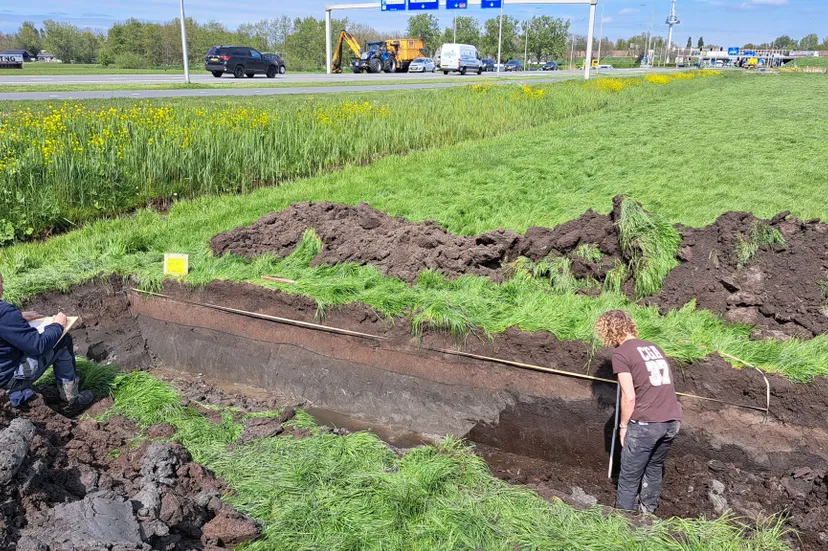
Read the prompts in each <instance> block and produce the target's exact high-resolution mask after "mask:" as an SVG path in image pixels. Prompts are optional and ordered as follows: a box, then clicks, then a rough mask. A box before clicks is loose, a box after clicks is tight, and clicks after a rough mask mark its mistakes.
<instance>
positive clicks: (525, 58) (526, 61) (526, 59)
mask: <svg viewBox="0 0 828 551" xmlns="http://www.w3.org/2000/svg"><path fill="white" fill-rule="evenodd" d="M524 32H525V33H526V46H525V47H524V50H523V69H524V70H525V71H528V70H529V27H526V30H525V31H524Z"/></svg>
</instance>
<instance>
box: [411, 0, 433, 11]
mask: <svg viewBox="0 0 828 551" xmlns="http://www.w3.org/2000/svg"><path fill="white" fill-rule="evenodd" d="M408 9H409V10H410V11H419V10H439V9H440V1H439V0H426V1H425V2H424V1H422V0H408Z"/></svg>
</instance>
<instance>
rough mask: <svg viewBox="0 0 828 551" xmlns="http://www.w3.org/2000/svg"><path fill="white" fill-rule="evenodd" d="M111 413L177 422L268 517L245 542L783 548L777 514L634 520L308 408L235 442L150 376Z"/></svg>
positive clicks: (236, 428)
mask: <svg viewBox="0 0 828 551" xmlns="http://www.w3.org/2000/svg"><path fill="white" fill-rule="evenodd" d="M113 396H114V405H113V407H112V409H111V412H112V413H118V414H121V415H124V416H126V417H129V418H131V419H134V420H136V421H138V422H139V424H141V425H143V426H149V425H151V424H154V423H159V422H168V423H170V424H172V425H173V426H174V427H175V428H176V430H177V433H176V435H175V436H174V437H173V438H175V439H177V440H179V441H180V442H181V443H182V444H183V445H184V446H186V447H187V448H188V450H189V451H190V453H191V454H192V456H193V458H194V459H195V460H196V461H199V462H200V463H202V464H204V465H205V466H206V467H207V468H209V469H211V470H212V471H214V472H215V473H216V474H217V475H218V476H219V477H221V478H223V479H224V480H225V481H227V483H228V484H229V485H230V487H231V488H233V490H234V491H235V493H234V494H233V495H231V496H229V497H227V500H228V501H229V502H230V503H231V504H232V505H234V506H235V507H236V508H238V509H239V510H240V511H242V512H244V513H247V514H249V515H251V516H252V517H253V518H255V519H256V520H257V521H259V522H260V523H261V524H262V526H263V535H262V537H261V538H260V539H258V540H256V541H254V542H250V543H247V544H244V545H243V546H241V547H238V548H237V549H240V550H243V551H265V550H270V549H293V550H297V551H302V550H307V551H311V550H319V549H325V550H327V551H339V550H364V551H369V550H377V551H379V550H384V551H389V550H414V549H418V550H419V549H422V550H453V549H480V550H486V551H501V550H502V551H514V550H515V549H522V550H538V551H540V550H544V551H554V550H560V551H575V550H582V551H587V550H589V551H610V550H612V551H626V550H629V551H651V550H652V551H656V550H658V551H707V550H709V551H714V550H715V551H722V550H729V551H776V550H780V551H781V550H787V549H788V547H787V546H785V545H784V544H783V543H782V542H781V538H782V537H783V536H784V530H783V529H782V527H781V523H780V522H779V520H778V519H777V518H773V519H770V520H769V521H768V522H767V523H766V524H764V525H760V526H758V527H755V528H748V527H746V526H743V525H740V524H739V523H738V522H736V521H735V520H734V519H733V518H730V517H727V518H723V519H719V520H715V521H706V520H701V519H698V520H681V519H670V520H656V521H654V522H653V523H652V525H651V526H647V527H642V528H637V527H634V526H632V525H631V524H630V522H629V521H628V520H626V519H625V518H624V517H622V516H620V515H614V514H611V515H604V514H602V512H601V510H600V509H599V508H594V509H590V510H588V511H576V510H574V509H572V508H570V507H568V506H567V505H565V504H563V503H561V502H559V501H553V502H551V503H550V502H546V501H544V500H543V499H541V498H540V497H539V496H538V495H537V494H535V493H534V492H531V491H529V490H527V489H524V488H520V487H516V486H510V485H508V484H506V483H504V482H502V481H500V480H497V479H496V478H494V477H493V476H492V475H491V473H490V472H489V469H488V466H487V465H486V464H485V462H484V461H483V460H482V459H480V458H479V457H477V456H476V455H474V453H473V452H472V450H471V449H470V448H468V447H466V445H464V444H463V443H461V442H458V441H456V440H453V439H446V440H445V441H443V442H442V443H440V444H437V445H433V446H424V447H420V448H416V449H414V450H411V451H409V452H408V453H406V454H405V455H404V456H402V457H398V456H397V455H395V454H394V453H393V452H392V451H391V450H390V449H389V448H388V447H387V446H385V445H384V444H383V443H382V442H381V441H380V440H379V439H378V438H377V437H376V436H375V435H373V434H370V433H365V432H360V433H354V434H349V435H347V436H336V435H333V434H330V433H327V432H324V431H321V430H319V429H318V428H317V427H316V425H315V423H313V420H312V419H311V418H310V417H308V416H307V415H306V414H305V413H304V412H301V411H300V412H299V414H298V417H297V419H295V420H294V423H298V424H300V425H301V426H302V427H304V428H306V429H308V430H309V431H310V434H311V435H310V436H309V437H306V438H294V437H292V436H278V437H273V438H266V439H263V440H259V441H255V442H251V443H248V444H244V445H233V446H229V445H230V444H234V442H235V441H236V440H237V439H238V437H239V435H240V434H241V428H242V427H241V425H240V424H237V423H234V422H233V416H232V415H231V414H230V413H229V412H226V413H225V415H224V416H223V419H222V422H221V424H219V425H215V424H213V423H211V422H210V421H208V420H207V419H205V418H204V417H203V416H202V415H201V414H200V413H198V412H196V411H195V410H193V409H191V408H187V407H184V406H182V405H181V402H180V396H179V395H178V394H177V393H176V392H175V391H174V390H173V389H172V388H170V387H169V386H167V385H166V384H164V383H162V382H161V381H158V380H157V379H154V378H153V377H152V376H151V375H149V374H147V373H143V372H136V373H132V374H129V375H124V376H122V377H120V378H119V379H118V380H117V382H116V384H115V386H114V390H113Z"/></svg>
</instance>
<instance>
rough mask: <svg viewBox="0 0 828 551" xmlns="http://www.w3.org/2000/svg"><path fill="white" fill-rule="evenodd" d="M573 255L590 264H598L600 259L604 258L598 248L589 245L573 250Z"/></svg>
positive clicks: (585, 244)
mask: <svg viewBox="0 0 828 551" xmlns="http://www.w3.org/2000/svg"><path fill="white" fill-rule="evenodd" d="M575 254H576V255H577V256H579V257H580V258H583V259H584V260H586V261H587V262H591V263H593V264H595V263H597V262H600V261H601V259H602V258H604V254H603V253H602V252H601V250H600V249H599V248H598V246H597V245H594V244H591V243H584V244H583V245H581V246H580V247H578V248H577V249H575Z"/></svg>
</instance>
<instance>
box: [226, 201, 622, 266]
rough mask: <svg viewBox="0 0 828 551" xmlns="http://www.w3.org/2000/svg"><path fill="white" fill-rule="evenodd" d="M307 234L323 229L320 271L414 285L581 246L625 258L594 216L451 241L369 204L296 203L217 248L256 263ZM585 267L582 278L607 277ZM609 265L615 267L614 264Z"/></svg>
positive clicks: (606, 220)
mask: <svg viewBox="0 0 828 551" xmlns="http://www.w3.org/2000/svg"><path fill="white" fill-rule="evenodd" d="M308 228H313V229H314V230H316V233H317V235H318V236H319V238H320V239H321V240H322V252H321V253H320V254H319V255H318V256H317V258H316V259H314V264H317V265H318V264H336V263H338V262H354V263H357V264H372V265H374V266H376V267H377V268H379V270H380V271H382V272H383V273H384V274H386V275H390V276H394V277H398V278H400V279H402V280H403V281H409V282H411V281H414V280H415V279H417V275H418V274H419V273H420V272H421V271H423V270H427V269H431V270H437V271H440V272H442V273H444V274H446V275H448V276H449V277H456V276H459V275H463V274H474V275H481V276H488V277H492V278H498V277H499V275H500V270H501V268H503V267H504V266H505V265H506V264H508V263H509V262H510V261H513V260H515V259H517V258H518V257H519V256H525V257H527V258H529V259H530V260H533V261H538V260H541V259H542V258H544V257H546V256H547V255H549V254H550V253H552V255H553V256H560V255H562V254H567V253H571V252H572V251H574V250H575V249H576V248H577V247H578V245H580V244H591V245H596V246H598V247H599V248H600V250H601V252H602V253H603V254H605V255H614V254H617V253H618V252H619V250H618V240H617V239H615V238H614V237H613V234H614V229H613V225H612V220H611V219H610V217H609V216H602V215H600V214H596V213H595V212H592V211H587V212H586V213H585V214H584V215H583V216H581V217H580V218H579V219H577V220H574V221H572V222H569V223H567V224H563V225H561V226H558V227H557V228H554V229H549V228H529V230H527V232H526V235H521V234H519V233H516V232H513V231H508V230H495V231H490V232H486V233H483V234H480V235H478V236H474V237H468V236H459V235H453V234H450V233H448V232H447V231H446V230H444V229H443V228H442V227H440V226H439V225H438V224H437V223H436V222H433V221H430V220H428V221H425V222H422V223H417V222H409V221H408V220H405V219H404V218H400V217H396V218H395V217H391V216H389V215H387V214H385V213H383V212H380V211H377V210H374V209H372V208H371V207H370V206H369V205H367V204H364V203H363V204H361V205H359V206H358V207H354V206H351V205H342V204H334V203H330V202H324V203H297V204H295V205H292V206H291V207H289V208H287V209H285V210H284V211H281V212H276V213H273V214H269V215H267V216H265V217H263V218H261V219H260V220H259V221H258V222H256V223H255V224H253V225H252V226H249V227H246V228H236V229H234V230H231V231H228V232H224V233H220V234H218V235H217V236H215V237H214V238H213V239H212V240H211V241H210V246H211V248H212V250H213V252H214V253H215V254H216V255H221V254H225V253H228V252H230V253H234V254H237V255H240V256H244V257H246V258H253V257H255V256H259V255H262V254H264V253H267V252H269V253H273V254H276V255H279V256H286V255H288V254H290V253H291V252H293V251H294V249H295V248H296V246H297V245H298V244H299V242H300V241H301V239H302V234H303V233H304V231H305V230H306V229H308ZM579 260H580V259H579ZM580 264H581V263H579V269H578V270H577V272H578V273H583V272H591V271H592V270H593V269H595V270H597V271H601V268H600V267H596V268H593V267H591V266H580ZM603 264H606V266H609V267H611V266H612V263H611V262H610V261H608V260H607V261H606V262H604V263H603ZM606 269H609V268H606V267H605V268H604V271H606ZM576 275H578V274H576ZM583 275H586V273H584V274H583Z"/></svg>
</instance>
